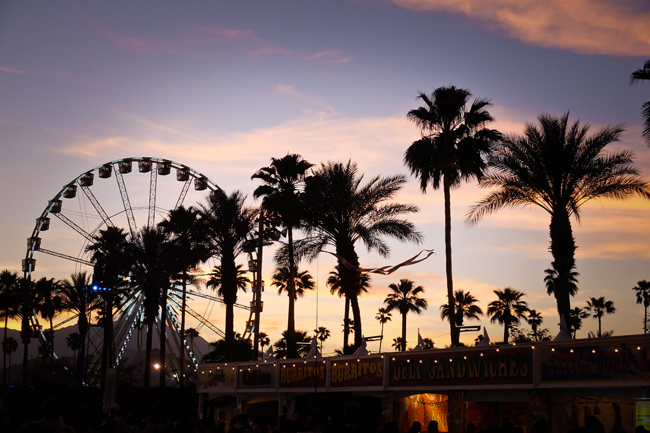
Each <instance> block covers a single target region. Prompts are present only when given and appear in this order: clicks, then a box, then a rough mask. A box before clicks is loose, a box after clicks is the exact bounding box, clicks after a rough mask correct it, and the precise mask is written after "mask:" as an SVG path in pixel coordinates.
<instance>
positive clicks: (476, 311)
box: [440, 290, 483, 326]
mask: <svg viewBox="0 0 650 433" xmlns="http://www.w3.org/2000/svg"><path fill="white" fill-rule="evenodd" d="M477 302H478V299H476V298H475V297H474V295H472V294H471V293H470V292H467V293H465V291H464V290H456V291H455V292H454V315H455V317H456V326H463V323H464V321H465V319H467V320H479V317H478V316H482V315H483V310H481V307H479V306H478V305H476V303H477ZM449 312H450V311H449V304H443V305H441V306H440V318H441V319H442V320H449Z"/></svg>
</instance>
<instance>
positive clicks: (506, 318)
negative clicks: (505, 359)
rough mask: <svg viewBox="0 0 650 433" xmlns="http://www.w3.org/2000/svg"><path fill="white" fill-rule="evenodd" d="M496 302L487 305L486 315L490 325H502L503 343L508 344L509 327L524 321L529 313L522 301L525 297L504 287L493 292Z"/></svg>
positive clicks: (526, 304) (525, 303) (517, 291)
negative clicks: (488, 317)
mask: <svg viewBox="0 0 650 433" xmlns="http://www.w3.org/2000/svg"><path fill="white" fill-rule="evenodd" d="M494 294H495V295H497V300H496V301H492V302H490V303H489V304H488V309H487V315H488V316H491V317H490V322H491V323H496V322H499V323H500V324H501V325H503V342H504V343H506V344H507V343H508V337H509V335H510V327H511V326H512V325H517V324H518V323H519V321H520V319H524V320H525V319H526V314H528V312H529V311H530V310H529V309H528V303H527V302H526V301H522V300H521V298H523V297H524V296H525V294H524V293H523V292H520V291H519V290H515V289H513V288H510V287H506V288H505V289H503V290H498V289H497V290H495V291H494Z"/></svg>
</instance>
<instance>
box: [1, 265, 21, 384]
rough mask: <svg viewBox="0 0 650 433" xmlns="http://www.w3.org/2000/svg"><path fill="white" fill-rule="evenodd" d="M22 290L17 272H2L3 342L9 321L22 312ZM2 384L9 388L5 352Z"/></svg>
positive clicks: (5, 338)
mask: <svg viewBox="0 0 650 433" xmlns="http://www.w3.org/2000/svg"><path fill="white" fill-rule="evenodd" d="M19 290H20V286H19V278H18V274H17V273H16V272H11V271H9V270H8V269H5V270H3V271H2V272H0V314H2V315H3V316H4V319H5V326H4V336H3V341H5V340H7V325H8V323H9V319H14V318H16V317H18V313H19V310H20V304H19V303H18V301H19V298H18V296H17V294H18V291H19ZM2 374H3V376H2V384H3V386H7V380H8V377H7V354H6V353H5V352H3V357H2Z"/></svg>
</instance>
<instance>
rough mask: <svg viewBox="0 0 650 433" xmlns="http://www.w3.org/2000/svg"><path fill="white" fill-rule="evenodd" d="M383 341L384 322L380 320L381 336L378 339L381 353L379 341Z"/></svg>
mask: <svg viewBox="0 0 650 433" xmlns="http://www.w3.org/2000/svg"><path fill="white" fill-rule="evenodd" d="M383 342H384V322H381V338H380V339H379V353H381V343H383Z"/></svg>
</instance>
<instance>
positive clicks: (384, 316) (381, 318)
mask: <svg viewBox="0 0 650 433" xmlns="http://www.w3.org/2000/svg"><path fill="white" fill-rule="evenodd" d="M392 316H393V315H392V314H391V313H390V311H386V308H385V307H379V310H378V311H377V315H376V316H375V319H377V321H378V322H379V323H380V324H381V338H380V340H379V351H380V352H381V343H383V341H384V325H385V324H386V323H388V322H390V321H391V320H392V319H391V317H392Z"/></svg>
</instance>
